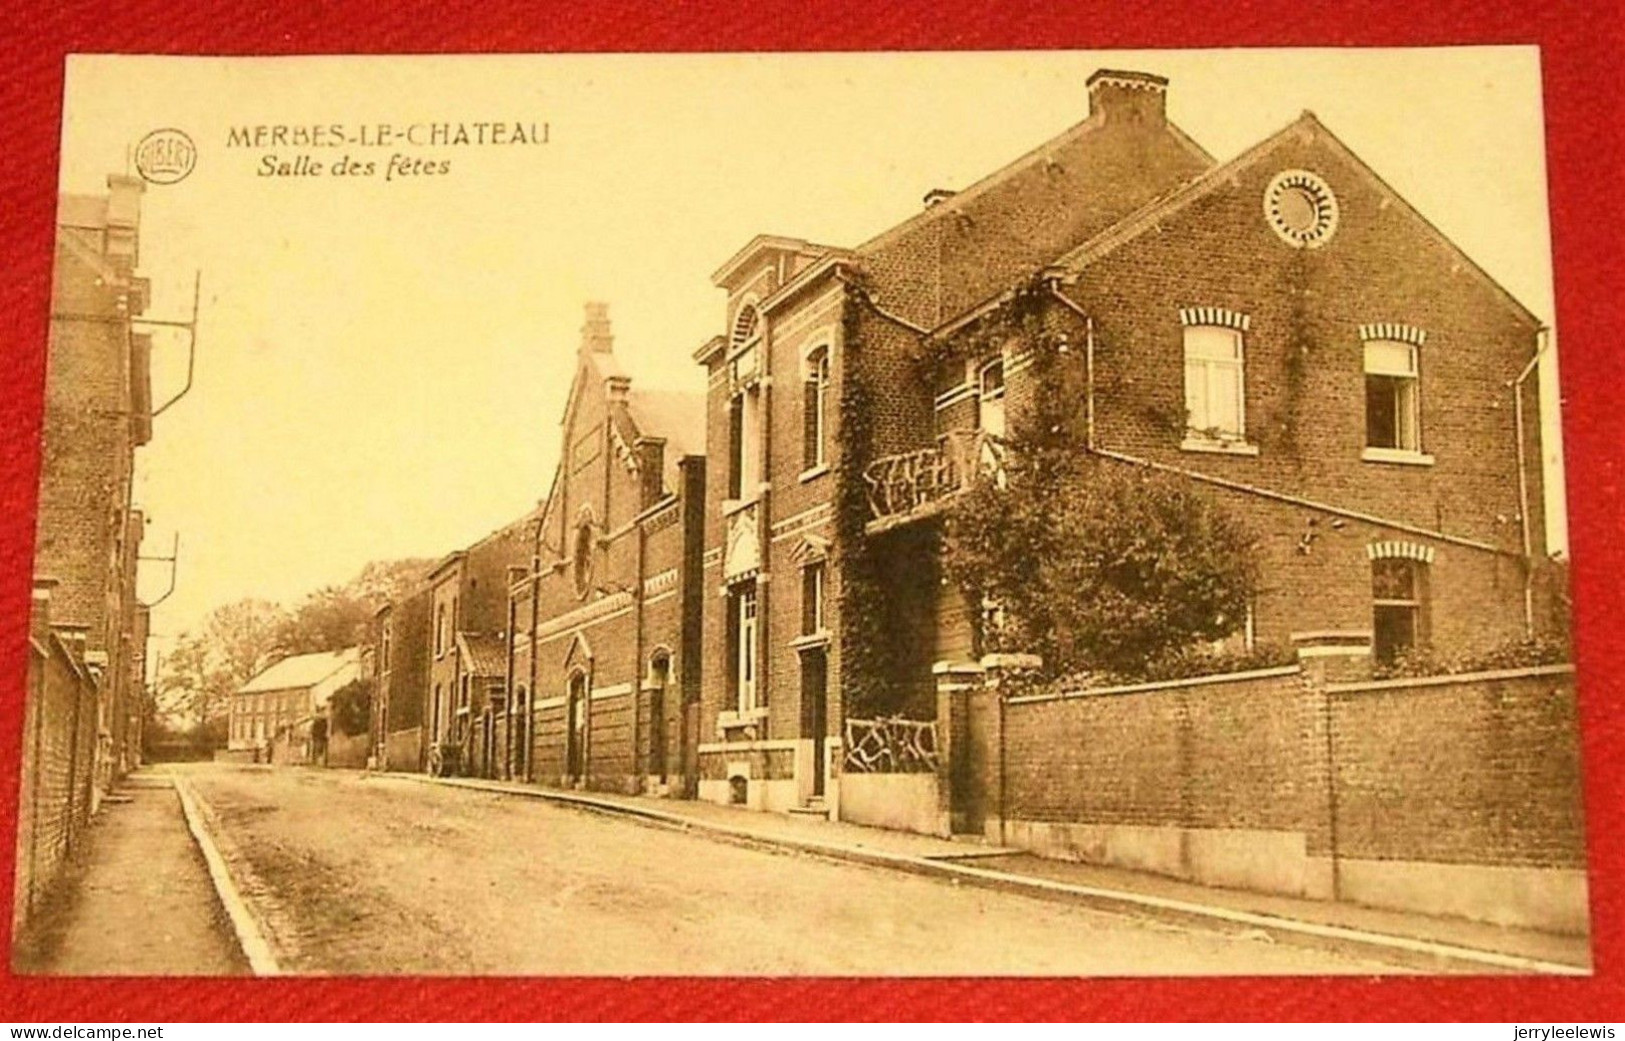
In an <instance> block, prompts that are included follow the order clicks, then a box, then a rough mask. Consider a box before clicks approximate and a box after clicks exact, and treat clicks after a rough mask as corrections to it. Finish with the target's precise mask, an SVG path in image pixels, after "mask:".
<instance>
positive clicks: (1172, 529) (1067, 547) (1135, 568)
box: [944, 314, 1257, 679]
mask: <svg viewBox="0 0 1625 1041" xmlns="http://www.w3.org/2000/svg"><path fill="white" fill-rule="evenodd" d="M983 335H984V336H986V337H989V338H991V340H992V341H993V342H998V343H1003V342H1004V341H1006V340H1008V339H1009V338H1011V337H1019V338H1020V339H1021V340H1024V341H1025V343H1024V346H1025V347H1026V348H1027V349H1028V350H1030V352H1031V354H1032V356H1033V359H1034V362H1033V369H1032V375H1031V382H1032V385H1033V386H1034V388H1035V390H1034V394H1033V398H1032V400H1031V402H1030V403H1028V405H1027V407H1024V408H1023V409H1022V410H1021V411H1019V412H1016V413H1014V414H1013V415H1012V417H1011V419H1012V423H1011V434H1010V437H1009V438H1008V439H1006V441H1005V452H1004V464H1003V470H1002V473H1001V476H1000V477H999V479H997V480H992V479H986V480H981V481H978V482H976V483H975V484H974V485H972V487H971V488H970V489H968V490H966V491H965V492H963V493H962V494H960V495H959V496H958V497H957V498H956V499H955V500H954V501H953V502H952V504H951V505H950V506H949V508H948V510H947V518H946V525H945V529H944V535H945V539H944V549H945V554H944V567H945V570H946V573H947V575H948V577H949V579H950V580H951V581H953V582H954V583H955V584H957V585H958V587H959V588H960V590H961V591H962V592H963V593H964V594H965V595H966V597H967V598H968V599H969V602H970V603H972V604H980V605H983V606H984V607H985V608H986V610H987V614H988V615H989V616H990V618H991V619H992V620H993V623H994V624H991V625H988V626H987V627H986V628H987V629H988V631H987V632H985V633H984V636H985V637H986V638H987V640H988V642H989V643H990V645H991V646H990V649H993V650H1005V651H1018V652H1031V653H1035V654H1038V655H1040V656H1041V657H1042V658H1043V662H1044V664H1043V669H1042V676H1043V677H1044V678H1050V679H1053V678H1056V677H1061V676H1067V675H1073V674H1076V673H1084V672H1087V673H1109V674H1113V675H1117V676H1124V677H1129V676H1144V675H1146V674H1148V673H1149V672H1151V671H1153V670H1154V669H1155V668H1156V667H1157V666H1158V664H1159V663H1162V662H1165V661H1166V660H1167V659H1169V658H1171V657H1174V656H1178V655H1183V654H1186V653H1188V652H1189V651H1190V650H1191V648H1192V647H1193V646H1195V645H1198V644H1199V643H1202V642H1204V641H1215V640H1219V639H1222V638H1224V637H1226V636H1229V635H1230V634H1232V633H1234V632H1236V631H1238V630H1239V629H1240V628H1241V627H1242V625H1243V624H1244V623H1245V620H1246V613H1247V607H1248V604H1249V603H1250V602H1251V600H1252V597H1253V595H1254V592H1255V589H1256V586H1257V569H1256V565H1255V563H1254V559H1253V557H1254V554H1253V538H1252V536H1251V535H1250V534H1249V533H1248V531H1247V530H1246V528H1245V527H1244V526H1243V525H1242V524H1240V523H1239V522H1238V521H1236V520H1235V519H1234V518H1233V517H1232V516H1231V515H1230V514H1229V513H1228V512H1227V511H1225V510H1224V509H1223V507H1222V506H1221V505H1220V504H1219V503H1218V502H1216V501H1215V500H1214V499H1212V498H1210V497H1209V496H1208V495H1206V494H1204V493H1203V491H1201V490H1199V489H1198V488H1196V487H1195V486H1193V485H1192V484H1191V483H1190V482H1188V481H1181V480H1178V479H1177V478H1175V477H1173V476H1171V475H1168V474H1164V473H1160V472H1157V471H1154V470H1151V469H1149V468H1145V467H1139V466H1133V465H1129V464H1125V463H1121V462H1117V461H1115V460H1108V459H1103V458H1101V457H1099V456H1097V455H1094V454H1092V453H1091V452H1090V451H1089V450H1088V446H1087V445H1086V444H1085V443H1084V442H1083V439H1082V438H1081V437H1080V435H1079V431H1078V429H1077V427H1078V419H1077V416H1078V412H1079V410H1078V408H1077V406H1076V400H1075V397H1074V396H1073V395H1070V394H1069V393H1068V392H1067V389H1066V387H1067V383H1068V379H1067V376H1068V373H1066V372H1064V371H1061V370H1062V369H1063V368H1064V365H1063V360H1064V359H1065V357H1066V353H1067V348H1066V340H1065V338H1064V337H1063V336H1057V335H1052V334H1050V333H1047V332H1046V331H1045V327H1044V324H1043V322H1042V321H1041V320H1039V319H1037V318H1034V317H1033V316H1032V315H1031V314H1029V315H1028V316H1025V317H1023V316H1020V315H1017V316H1015V317H1013V318H1011V319H1007V320H1005V321H1004V322H1003V323H1002V324H1001V325H1000V326H998V327H997V328H995V329H993V330H991V331H988V332H984V333H983Z"/></svg>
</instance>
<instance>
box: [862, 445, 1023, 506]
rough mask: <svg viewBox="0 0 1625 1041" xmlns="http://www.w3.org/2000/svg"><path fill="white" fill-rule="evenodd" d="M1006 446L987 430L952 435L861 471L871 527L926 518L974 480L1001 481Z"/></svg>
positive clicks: (891, 457) (877, 462)
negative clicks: (867, 499)
mask: <svg viewBox="0 0 1625 1041" xmlns="http://www.w3.org/2000/svg"><path fill="white" fill-rule="evenodd" d="M1004 458H1005V446H1004V441H1003V440H1002V439H1000V438H998V437H996V436H994V435H993V434H990V433H988V432H987V431H985V430H950V431H948V432H947V433H945V434H942V435H941V436H939V437H938V438H937V443H936V444H934V445H929V446H927V447H925V448H917V449H914V450H913V451H910V452H900V453H898V454H896V455H888V456H884V457H882V458H880V459H876V460H875V461H874V462H872V463H870V464H869V465H868V466H867V467H865V468H864V471H863V481H864V485H865V487H866V489H867V492H868V498H869V511H870V516H871V520H870V522H869V524H870V527H871V528H873V527H877V526H878V527H890V526H892V525H894V524H902V523H906V522H908V521H910V520H914V519H916V518H919V517H924V516H928V515H929V514H931V513H934V512H935V511H936V510H937V509H939V508H941V506H942V504H943V503H944V502H945V501H946V500H947V499H948V498H949V497H951V496H953V495H954V494H956V493H958V492H960V491H963V490H964V489H966V488H968V487H970V486H971V485H972V484H973V483H975V482H976V481H977V480H980V479H982V478H984V477H991V478H993V479H994V480H1002V479H1003V475H1004Z"/></svg>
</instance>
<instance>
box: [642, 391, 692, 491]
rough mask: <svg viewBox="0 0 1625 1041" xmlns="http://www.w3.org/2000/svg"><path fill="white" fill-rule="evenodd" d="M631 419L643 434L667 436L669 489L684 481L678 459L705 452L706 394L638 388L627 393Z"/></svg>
mask: <svg viewBox="0 0 1625 1041" xmlns="http://www.w3.org/2000/svg"><path fill="white" fill-rule="evenodd" d="M626 405H627V409H628V411H630V412H631V413H632V422H633V423H635V424H637V428H638V433H639V434H640V435H642V436H644V437H660V438H665V440H666V450H665V452H664V453H663V455H662V457H661V465H662V468H663V469H664V470H665V473H663V474H661V478H662V480H663V482H664V484H665V488H666V490H667V491H670V492H676V491H678V490H679V486H680V485H681V483H682V469H681V468H680V467H679V465H678V464H679V463H680V462H681V461H682V458H683V456H685V455H704V454H705V395H704V394H700V393H696V392H694V391H686V390H637V389H634V390H633V391H632V392H631V393H630V394H628V395H627V401H626Z"/></svg>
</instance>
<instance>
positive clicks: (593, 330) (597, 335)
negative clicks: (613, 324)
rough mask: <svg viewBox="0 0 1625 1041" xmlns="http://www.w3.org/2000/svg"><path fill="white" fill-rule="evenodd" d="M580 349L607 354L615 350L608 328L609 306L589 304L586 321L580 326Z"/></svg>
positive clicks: (595, 303) (613, 340)
mask: <svg viewBox="0 0 1625 1041" xmlns="http://www.w3.org/2000/svg"><path fill="white" fill-rule="evenodd" d="M581 349H582V350H583V351H597V352H599V353H600V354H608V353H610V352H611V351H613V350H614V349H615V337H614V335H613V334H612V333H611V332H610V328H609V305H608V304H604V303H597V302H593V303H589V304H588V305H587V320H586V322H585V324H583V325H582V326H581Z"/></svg>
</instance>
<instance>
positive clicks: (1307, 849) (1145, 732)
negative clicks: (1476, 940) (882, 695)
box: [961, 658, 1588, 933]
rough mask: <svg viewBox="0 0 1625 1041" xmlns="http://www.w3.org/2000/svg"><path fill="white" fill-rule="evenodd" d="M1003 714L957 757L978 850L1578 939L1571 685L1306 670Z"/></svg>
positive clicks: (1068, 699)
mask: <svg viewBox="0 0 1625 1041" xmlns="http://www.w3.org/2000/svg"><path fill="white" fill-rule="evenodd" d="M979 694H980V696H981V697H982V698H984V699H986V698H995V697H996V696H997V695H996V692H995V689H993V687H992V686H991V685H990V686H984V688H983V689H982V690H981V691H980V692H979ZM995 707H996V706H995ZM1002 707H1003V711H1002V713H996V712H995V713H991V714H983V715H981V716H978V717H977V718H978V719H982V720H989V719H991V720H992V721H991V722H986V723H984V724H983V725H985V726H987V727H997V728H998V730H999V732H998V734H996V735H994V737H993V739H988V740H978V741H976V742H975V743H974V745H973V746H972V748H973V752H974V753H975V754H977V755H979V756H980V757H981V758H982V759H983V760H984V761H983V762H981V763H978V764H976V769H977V771H978V772H979V773H980V775H981V776H983V777H987V778H991V779H992V780H991V781H990V783H989V787H990V789H992V790H991V791H988V792H987V793H985V799H986V802H987V805H988V812H987V815H986V817H985V823H984V829H985V833H986V834H987V836H988V837H989V838H990V839H991V840H993V841H998V842H1001V843H1003V844H1006V845H1011V846H1015V847H1019V848H1023V849H1027V850H1030V851H1032V852H1035V853H1039V854H1041V855H1044V856H1051V857H1057V858H1061V859H1069V860H1078V861H1084V862H1089V863H1098V864H1107V865H1114V866H1120V867H1127V868H1133V869H1137V870H1144V871H1152V872H1157V873H1160V874H1166V875H1171V876H1174V877H1178V878H1184V879H1190V880H1193V881H1198V882H1202V883H1205V884H1211V885H1222V886H1230V887H1238V888H1245V889H1251V890H1257V891H1263V892H1275V893H1285V894H1289V895H1293V896H1306V897H1314V898H1322V899H1343V900H1349V901H1352V902H1356V903H1361V904H1367V905H1370V906H1376V907H1386V908H1392V909H1396V910H1406V911H1417V912H1423V913H1429V914H1450V915H1456V916H1460V917H1466V918H1471V919H1476V920H1481V921H1487V922H1492V923H1495V924H1501V925H1514V926H1525V927H1535V928H1544V929H1549V930H1553V931H1559V932H1566V933H1585V932H1586V931H1587V930H1588V910H1587V892H1586V880H1585V839H1584V821H1583V813H1582V807H1581V780H1580V765H1579V742H1578V733H1577V726H1576V715H1575V688H1574V675H1573V670H1572V667H1570V666H1566V665H1560V666H1544V667H1537V668H1528V669H1513V670H1504V671H1498V672H1484V673H1476V674H1471V675H1460V676H1438V677H1424V678H1417V679H1403V680H1387V681H1372V680H1364V681H1360V682H1346V683H1336V682H1329V681H1328V679H1327V676H1326V673H1325V670H1324V667H1323V666H1322V665H1320V664H1319V662H1318V661H1317V659H1312V658H1306V659H1304V663H1303V665H1302V666H1301V667H1300V666H1288V667H1284V668H1278V669H1266V670H1259V671H1257V672H1251V673H1239V674H1233V675H1228V676H1214V677H1201V678H1198V679H1194V680H1183V681H1176V682H1171V683H1162V684H1145V685H1139V686H1132V687H1119V688H1111V689H1104V690H1095V691H1086V692H1079V693H1070V694H1064V695H1043V696H1027V697H1010V698H1006V699H1005V700H1004V701H1003V702H1002ZM984 736H985V735H984ZM1001 749H1002V753H1001ZM961 754H964V753H963V752H961ZM1001 782H1002V783H1001Z"/></svg>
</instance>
